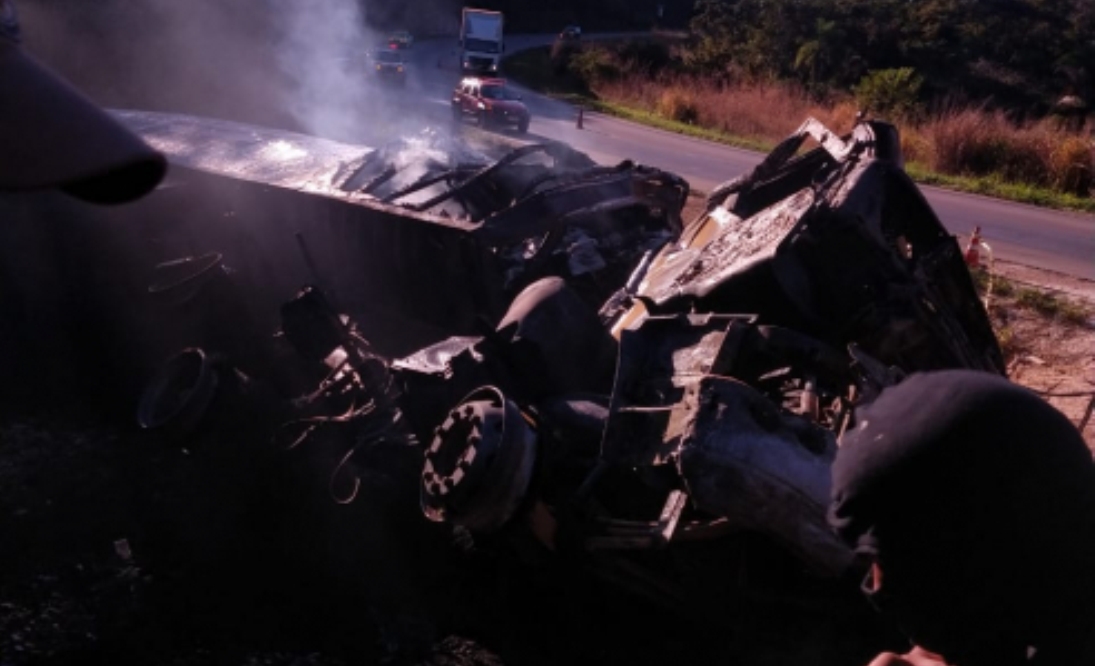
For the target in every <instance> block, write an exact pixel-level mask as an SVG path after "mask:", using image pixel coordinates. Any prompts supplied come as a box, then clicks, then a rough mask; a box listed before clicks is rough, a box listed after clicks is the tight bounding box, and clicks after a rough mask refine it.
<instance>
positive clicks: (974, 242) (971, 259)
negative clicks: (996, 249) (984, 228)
mask: <svg viewBox="0 0 1095 666" xmlns="http://www.w3.org/2000/svg"><path fill="white" fill-rule="evenodd" d="M964 256H965V258H966V265H967V266H969V267H970V268H978V267H979V266H980V265H981V227H974V228H973V233H972V234H970V242H969V244H968V245H966V252H965V255H964Z"/></svg>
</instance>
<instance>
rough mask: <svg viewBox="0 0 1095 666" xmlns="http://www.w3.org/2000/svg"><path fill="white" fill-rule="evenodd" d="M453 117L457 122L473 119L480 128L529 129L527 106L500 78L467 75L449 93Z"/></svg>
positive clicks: (522, 131)
mask: <svg viewBox="0 0 1095 666" xmlns="http://www.w3.org/2000/svg"><path fill="white" fill-rule="evenodd" d="M452 117H453V120H455V121H457V122H462V121H463V120H464V119H465V118H469V117H470V118H474V119H475V121H476V124H478V125H479V126H480V127H498V126H500V127H515V128H517V131H518V132H521V133H525V132H527V131H528V126H529V120H530V118H531V116H530V115H529V111H528V108H527V107H526V106H525V104H524V102H522V101H521V96H520V95H518V94H517V93H515V92H514V91H513V90H511V89H509V88H508V87H507V86H506V82H505V81H504V80H502V79H480V78H467V79H464V80H462V81H461V82H460V85H458V86H456V90H454V91H453V93H452Z"/></svg>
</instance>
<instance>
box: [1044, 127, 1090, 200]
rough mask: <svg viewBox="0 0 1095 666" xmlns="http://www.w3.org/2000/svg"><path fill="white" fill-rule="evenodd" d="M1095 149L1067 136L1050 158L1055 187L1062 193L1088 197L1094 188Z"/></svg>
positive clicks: (1051, 174) (1075, 137)
mask: <svg viewBox="0 0 1095 666" xmlns="http://www.w3.org/2000/svg"><path fill="white" fill-rule="evenodd" d="M1093 152H1095V149H1093V148H1092V146H1091V145H1089V143H1088V141H1087V140H1085V139H1082V138H1080V137H1078V136H1066V137H1064V138H1063V139H1062V140H1061V141H1059V142H1058V143H1057V145H1056V146H1055V147H1054V148H1053V151H1052V152H1051V153H1050V156H1049V170H1050V177H1051V178H1052V180H1053V186H1054V187H1056V188H1057V189H1059V190H1061V191H1062V192H1068V193H1069V194H1075V195H1077V196H1087V195H1088V194H1089V193H1090V192H1091V186H1092V169H1093V167H1095V164H1093V159H1092V153H1093Z"/></svg>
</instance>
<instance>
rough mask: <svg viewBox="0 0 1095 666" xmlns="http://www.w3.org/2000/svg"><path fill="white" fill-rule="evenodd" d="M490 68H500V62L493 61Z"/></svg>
mask: <svg viewBox="0 0 1095 666" xmlns="http://www.w3.org/2000/svg"><path fill="white" fill-rule="evenodd" d="M490 68H491V69H498V63H496V62H492V63H491V64H490Z"/></svg>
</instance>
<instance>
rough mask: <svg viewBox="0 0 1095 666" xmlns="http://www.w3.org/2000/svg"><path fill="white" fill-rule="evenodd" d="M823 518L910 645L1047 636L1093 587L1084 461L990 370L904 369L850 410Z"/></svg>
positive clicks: (1037, 409)
mask: <svg viewBox="0 0 1095 666" xmlns="http://www.w3.org/2000/svg"><path fill="white" fill-rule="evenodd" d="M857 420H858V424H857V426H856V428H854V429H853V430H851V431H849V432H848V433H846V434H845V436H844V438H843V439H842V442H841V448H840V451H839V452H838V454H837V458H836V461H835V463H834V466H833V502H832V505H831V507H830V515H829V519H830V523H831V524H832V526H833V527H834V528H835V529H836V530H837V531H838V532H839V533H840V534H841V535H842V536H843V537H844V538H845V539H846V540H847V541H848V542H849V543H850V544H851V545H853V546H854V547H855V548H856V550H857V552H859V553H861V554H862V555H864V556H866V557H868V558H870V560H871V561H872V562H873V563H874V570H873V572H874V575H873V576H872V577H870V581H871V584H870V585H869V587H870V588H871V589H869V590H868V592H869V594H870V596H871V598H872V601H874V602H875V603H876V605H877V606H878V607H879V608H880V609H881V610H883V611H884V612H887V613H889V614H892V616H893V617H894V619H895V620H896V621H897V622H898V624H899V626H900V628H901V629H902V630H903V631H904V633H906V635H908V636H909V638H911V639H912V640H913V641H914V642H916V643H917V644H919V645H922V646H924V647H926V648H928V649H930V650H933V651H935V652H938V653H940V654H942V655H943V656H945V657H947V658H948V662H949V663H954V664H958V665H959V666H965V665H966V664H979V663H986V661H987V660H992V659H994V658H995V657H994V655H1000V654H1005V653H1010V654H1016V653H1021V652H1024V651H1025V649H1026V647H1028V646H1037V645H1039V644H1042V643H1043V642H1045V641H1051V640H1054V638H1053V637H1052V634H1053V632H1054V631H1057V630H1058V628H1059V627H1060V626H1061V622H1060V620H1061V618H1062V616H1067V615H1068V614H1070V613H1074V612H1075V611H1076V609H1077V608H1080V607H1082V606H1084V605H1085V604H1088V603H1090V602H1089V601H1088V599H1090V598H1091V596H1092V595H1093V594H1095V585H1093V584H1092V583H1093V580H1095V576H1093V572H1095V562H1093V561H1092V560H1091V558H1092V557H1093V556H1095V543H1093V541H1095V466H1093V463H1092V457H1091V452H1090V451H1089V450H1088V448H1087V447H1086V445H1085V444H1084V442H1083V439H1082V438H1081V437H1080V434H1079V433H1078V432H1077V430H1076V428H1075V427H1074V426H1073V425H1072V424H1071V423H1070V422H1069V421H1068V420H1067V419H1066V418H1065V417H1064V416H1063V415H1062V414H1061V413H1060V412H1058V411H1057V410H1056V409H1054V408H1053V407H1051V406H1050V405H1048V404H1047V403H1046V402H1045V401H1043V400H1042V399H1040V398H1039V397H1038V396H1036V395H1035V394H1033V393H1032V392H1030V391H1028V390H1026V389H1024V388H1021V387H1019V386H1017V385H1015V384H1012V383H1011V382H1009V381H1007V380H1006V379H1003V378H1001V377H998V376H995V375H990V374H986V373H979V372H972V371H963V370H950V371H940V372H933V373H924V374H916V375H912V376H911V377H909V378H908V379H906V380H905V381H903V382H902V383H901V384H899V385H897V386H895V387H892V388H889V389H887V390H885V391H883V393H882V395H881V396H880V397H879V398H878V399H877V400H876V401H875V402H874V403H872V404H870V405H868V406H867V407H865V408H863V409H861V410H860V411H859V412H858V413H857Z"/></svg>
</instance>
